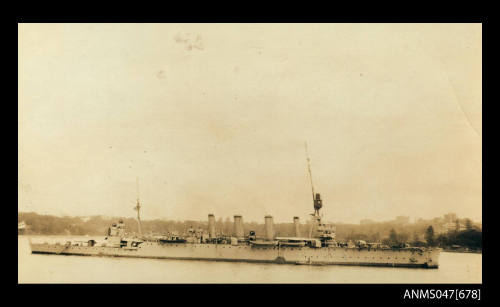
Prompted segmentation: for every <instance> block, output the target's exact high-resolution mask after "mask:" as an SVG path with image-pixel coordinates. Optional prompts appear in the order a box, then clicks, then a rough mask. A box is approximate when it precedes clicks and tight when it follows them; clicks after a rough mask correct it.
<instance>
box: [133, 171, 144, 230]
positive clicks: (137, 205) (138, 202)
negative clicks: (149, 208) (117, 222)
mask: <svg viewBox="0 0 500 307" xmlns="http://www.w3.org/2000/svg"><path fill="white" fill-rule="evenodd" d="M134 209H135V210H136V211H137V223H138V225H139V235H141V236H142V227H141V213H140V211H141V203H140V201H139V177H137V204H136V206H135V207H134Z"/></svg>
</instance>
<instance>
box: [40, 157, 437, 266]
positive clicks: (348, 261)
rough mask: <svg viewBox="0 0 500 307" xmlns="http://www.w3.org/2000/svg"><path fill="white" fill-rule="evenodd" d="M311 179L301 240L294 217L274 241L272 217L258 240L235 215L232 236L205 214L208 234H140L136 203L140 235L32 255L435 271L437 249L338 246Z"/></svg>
mask: <svg viewBox="0 0 500 307" xmlns="http://www.w3.org/2000/svg"><path fill="white" fill-rule="evenodd" d="M307 160H308V167H309V175H310V178H311V187H312V196H313V205H314V213H312V214H311V222H310V228H309V234H308V236H307V237H303V236H301V233H300V220H299V217H294V218H293V223H294V236H293V237H277V236H276V235H275V231H274V224H273V217H272V216H270V215H267V216H265V218H264V221H265V233H264V236H262V237H257V236H256V233H255V231H249V233H248V235H245V232H244V227H243V220H242V216H241V215H235V216H234V231H233V234H232V236H229V237H227V236H221V235H220V234H217V232H216V229H215V228H216V227H215V216H214V215H213V214H209V215H208V229H207V230H206V231H194V230H192V229H190V230H189V231H188V233H187V235H185V236H181V235H179V234H176V233H172V234H168V235H162V236H145V235H143V234H142V228H141V219H140V209H141V205H140V202H139V198H138V199H137V205H136V206H135V207H134V209H135V210H136V211H137V221H138V223H139V234H138V235H134V236H127V235H126V233H125V225H124V223H123V221H122V220H120V221H119V222H118V223H116V224H113V225H112V226H111V227H110V228H109V229H108V232H107V236H106V237H105V239H104V240H102V241H100V242H98V241H97V240H94V239H91V240H88V241H86V242H81V241H80V242H78V241H67V242H66V244H61V243H55V244H49V243H33V242H31V240H30V247H31V252H32V253H33V254H56V255H80V256H114V257H136V258H158V259H183V260H211V261H233V262H258V263H280V264H307V265H358V266H388V267H413V268H438V267H439V254H440V251H441V249H440V248H425V247H409V246H399V247H388V246H382V245H380V244H374V243H366V242H364V241H358V242H357V244H355V245H352V244H347V243H345V242H338V241H337V240H336V236H335V227H334V226H333V225H331V224H328V223H325V222H323V221H322V217H321V215H320V210H321V208H322V207H323V200H322V199H321V195H320V194H319V193H315V192H314V186H313V185H312V176H311V170H310V165H309V158H308V159H307Z"/></svg>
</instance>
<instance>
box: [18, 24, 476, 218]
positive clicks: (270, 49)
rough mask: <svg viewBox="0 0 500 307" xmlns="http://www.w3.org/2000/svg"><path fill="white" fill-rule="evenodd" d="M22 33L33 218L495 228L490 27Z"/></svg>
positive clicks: (22, 174)
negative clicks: (486, 214)
mask: <svg viewBox="0 0 500 307" xmlns="http://www.w3.org/2000/svg"><path fill="white" fill-rule="evenodd" d="M18 30H19V31H18V33H19V46H18V50H19V51H18V56H19V58H18V70H19V74H18V82H19V87H18V94H19V101H18V106H19V115H18V132H19V134H18V140H19V147H18V196H19V202H18V210H19V211H23V212H24V211H34V212H37V213H43V214H54V215H79V216H89V215H108V216H130V217H132V216H134V215H135V214H136V213H135V211H134V210H133V209H132V208H133V206H134V204H135V201H136V198H137V197H138V195H139V198H140V200H141V203H142V206H143V207H142V210H141V215H142V217H143V218H144V219H155V218H164V219H178V220H185V219H193V220H206V218H207V214H208V213H213V214H215V216H216V218H219V217H222V218H226V217H232V216H233V215H234V214H241V215H243V219H244V220H245V221H257V222H263V220H264V216H265V215H267V214H271V215H273V217H274V220H275V221H277V222H291V221H292V218H293V216H299V217H301V218H302V219H305V218H307V216H308V214H310V213H312V211H313V205H312V200H311V185H310V182H309V177H308V171H307V163H306V154H305V148H304V143H305V142H307V144H308V149H309V155H310V158H311V169H312V177H313V182H314V189H315V191H316V192H319V193H321V195H322V198H323V199H324V201H323V202H324V204H323V209H322V213H323V215H324V217H325V218H326V219H327V220H330V221H334V222H341V223H357V222H359V221H360V220H361V219H365V218H368V219H374V220H390V219H393V218H394V217H396V216H398V215H404V216H410V217H411V218H413V219H416V218H433V217H437V216H442V215H443V214H445V213H448V212H455V213H457V214H458V216H459V217H469V218H471V219H473V220H474V221H481V220H482V191H481V190H482V179H481V177H482V92H481V87H482V79H481V74H482V70H481V65H482V62H481V60H482V59H481V53H482V47H481V45H482V41H481V38H482V28H481V24H19V25H18ZM137 180H138V181H139V189H137Z"/></svg>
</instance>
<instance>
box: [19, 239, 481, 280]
mask: <svg viewBox="0 0 500 307" xmlns="http://www.w3.org/2000/svg"><path fill="white" fill-rule="evenodd" d="M33 238H34V239H33V240H34V241H35V240H36V241H52V242H54V241H60V242H63V243H64V242H65V241H66V240H69V239H76V238H68V237H56V236H52V237H33ZM80 238H81V239H82V240H88V238H87V237H80ZM18 244H19V245H18V282H19V283H481V282H482V255H481V254H465V253H464V254H462V253H446V252H443V253H441V256H440V261H439V263H440V266H439V269H413V268H390V267H388V268H385V267H356V266H335V265H333V266H308V265H280V264H255V263H237V262H213V261H195V260H167V259H140V258H121V257H117V258H114V257H85V256H59V255H36V254H31V250H30V247H29V243H28V237H26V236H19V238H18Z"/></svg>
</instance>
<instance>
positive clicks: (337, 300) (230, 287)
mask: <svg viewBox="0 0 500 307" xmlns="http://www.w3.org/2000/svg"><path fill="white" fill-rule="evenodd" d="M44 5H45V3H40V4H37V5H36V6H31V4H30V7H27V8H26V9H25V13H22V14H17V15H16V16H15V22H11V23H10V24H9V29H10V30H13V31H10V32H11V33H12V34H13V36H12V42H11V44H10V46H18V42H17V35H18V33H17V24H18V23H24V22H446V23H449V22H466V23H471V22H473V23H482V25H483V101H486V102H488V101H489V100H488V94H489V89H490V86H489V82H490V81H489V80H490V78H489V76H490V71H489V66H490V65H489V62H490V56H489V49H490V38H489V37H490V35H491V33H490V18H489V17H488V16H486V15H484V14H478V13H475V14H474V13H473V9H471V10H469V13H471V14H469V15H466V14H462V15H458V16H457V15H455V16H444V17H443V16H439V15H437V14H432V13H431V14H430V15H425V16H419V17H415V16H409V15H408V14H398V15H394V16H381V15H379V16H373V15H370V16H368V15H365V16H353V15H340V16H339V15H328V14H327V13H324V14H323V15H321V14H318V13H317V12H316V14H310V15H307V14H302V15H288V16H283V15H273V14H272V13H268V12H267V11H266V10H265V9H261V10H259V11H260V12H261V15H258V16H245V15H244V14H243V13H242V11H238V12H239V13H238V12H236V13H232V14H227V13H226V14H223V13H219V14H217V13H216V14H214V15H210V16H208V15H204V14H203V12H201V14H202V15H196V14H194V15H193V14H192V13H191V12H190V11H189V10H184V11H182V10H181V11H179V10H178V9H177V8H176V6H172V7H171V8H170V9H169V11H168V12H167V13H165V14H164V15H162V14H159V13H158V14H156V15H155V13H154V12H155V8H154V7H150V8H149V9H147V10H146V11H148V12H149V14H147V13H144V11H143V10H141V9H139V10H137V11H136V12H135V14H134V15H119V16H118V15H116V14H115V13H114V11H113V8H111V9H108V10H102V11H101V10H100V8H95V7H94V8H92V7H86V6H84V5H83V4H82V7H81V9H80V8H79V9H75V10H74V11H71V12H70V13H64V14H58V13H54V12H50V13H48V14H45V15H43V14H41V12H43V9H40V7H43V6H44ZM116 5H117V6H119V5H126V6H130V5H131V4H126V3H125V2H123V3H121V4H116ZM27 6H28V5H27ZM318 9H319V10H321V8H318ZM424 9H426V10H425V11H426V12H427V13H428V12H429V10H431V12H432V9H430V8H428V7H426V8H424ZM339 10H342V7H339ZM339 10H336V11H337V12H338V11H339ZM89 11H90V12H89ZM110 12H111V13H110ZM151 12H153V14H151ZM169 12H175V13H169ZM113 14H115V15H113ZM11 21H12V19H11ZM16 49H17V48H16ZM9 50H11V51H12V58H17V50H15V49H14V48H9ZM8 62H9V63H14V61H8ZM13 65H15V64H13ZM12 70H13V71H15V76H16V77H17V73H18V71H17V67H13V68H12ZM9 79H10V80H11V81H12V82H13V83H14V82H15V83H16V84H17V78H16V79H15V81H14V78H9ZM9 88H11V89H12V91H16V87H15V86H14V84H13V85H12V86H11V87H9ZM14 95H15V97H16V98H17V91H16V92H15V94H14ZM7 105H8V106H13V108H14V104H13V103H8V104H7ZM485 107H486V112H485V111H483V123H487V124H488V123H491V120H490V118H489V117H490V116H492V113H493V112H491V111H490V112H488V110H487V109H488V107H491V106H490V105H489V104H488V103H483V109H484V108H485ZM14 112H16V115H17V112H19V110H18V109H17V108H16V111H14ZM9 113H10V112H9ZM9 118H12V119H13V123H11V124H12V125H16V126H15V127H17V120H15V119H14V116H12V117H10V116H9ZM483 126H484V124H483ZM4 131H10V129H5V130H4ZM482 131H483V133H485V135H486V136H488V135H490V134H491V132H489V131H490V130H485V129H483V130H482ZM12 139H13V143H15V144H12V145H10V146H12V147H14V146H15V147H16V148H18V147H17V146H18V141H17V138H14V137H13V138H12ZM10 146H9V147H10ZM489 149H490V148H489V144H488V142H483V159H484V158H486V160H484V161H483V163H486V164H488V162H489V161H490V152H489ZM9 152H10V150H9ZM13 160H14V159H13ZM13 160H12V161H13ZM4 161H8V160H4ZM6 164H8V166H12V168H13V169H12V173H15V174H16V178H17V165H15V164H14V163H6ZM490 173H491V171H490V170H489V168H483V187H484V188H483V191H484V192H488V190H489V189H488V188H487V187H488V185H489V182H490V180H485V179H490V178H491V175H490ZM14 184H16V185H17V183H13V184H12V185H14ZM9 190H10V189H9ZM10 191H15V190H14V189H12V190H10ZM9 194H10V193H9ZM12 194H13V195H15V196H14V199H13V200H12V201H9V202H8V203H9V205H8V207H9V208H12V211H14V206H13V204H11V203H13V202H14V200H15V201H16V202H17V193H16V194H14V192H12ZM490 198H491V197H490V196H489V193H483V202H484V201H488V200H490ZM488 203H491V201H489V202H488ZM491 210H492V208H491V205H490V206H489V207H488V206H483V226H484V228H485V229H489V227H490V226H489V225H492V224H491V221H490V218H491V214H490V211H491ZM15 215H17V213H15V214H14V213H13V214H12V216H15ZM9 216H10V215H9ZM9 221H10V220H9ZM14 221H17V219H14V218H13V219H12V224H14V223H15V222H14ZM5 224H6V225H8V226H9V231H7V232H6V233H9V234H10V231H12V237H11V236H9V239H10V238H12V239H13V241H14V242H15V243H14V244H15V245H16V246H17V239H16V238H17V233H16V235H14V233H13V232H14V231H15V225H11V223H10V222H9V223H5ZM492 227H494V226H492ZM490 240H493V241H490ZM494 241H495V239H494V237H493V234H490V233H489V231H486V232H483V268H487V269H486V270H484V269H483V283H482V284H479V285H478V284H450V285H448V284H333V285H330V284H314V285H311V284H303V285H300V284H272V285H271V284H217V285H197V284H193V285H185V284H181V285H173V284H169V285H158V284H152V285H144V284H125V285H104V284H96V285H88V284H85V285H29V284H21V285H20V284H18V283H17V280H15V278H16V277H15V276H16V275H17V274H16V273H14V274H12V275H13V277H12V280H11V283H9V284H11V285H13V288H15V292H16V293H15V297H16V298H17V299H16V301H17V302H16V303H22V304H40V303H42V304H46V303H47V304H53V303H55V304H59V303H60V304H65V305H68V304H69V305H72V304H75V303H84V304H99V305H101V304H122V303H126V304H141V305H142V306H144V305H145V304H157V303H160V304H186V303H188V304H192V303H194V302H195V301H196V302H197V303H203V304H247V303H249V302H250V301H252V302H255V303H257V304H265V305H268V304H269V305H270V304H276V303H278V304H289V303H295V304H331V305H337V304H354V305H357V304H359V303H365V304H378V303H382V304H401V303H404V304H415V303H417V304H418V303H425V304H433V303H440V304H442V303H447V304H455V303H466V304H471V303H484V302H486V301H488V300H491V295H493V290H492V289H491V290H490V289H489V288H490V286H492V283H491V274H493V273H492V272H491V270H490V269H489V268H492V267H494V266H493V265H489V262H490V261H491V260H490V259H491V257H490V255H491V254H490V253H491V251H492V250H491V249H490V248H491V247H492V242H494ZM3 244H7V243H6V242H4V243H3ZM9 245H10V244H9ZM6 246H7V245H4V249H5V251H6V252H7V250H6ZM8 254H9V255H13V253H10V252H9V253H8ZM13 257H15V255H13ZM15 262H17V260H15V261H8V262H4V265H6V266H7V267H8V268H9V269H12V270H13V271H14V270H16V268H15V266H14V265H10V264H9V263H15ZM18 265H19V264H18ZM9 275H10V274H9ZM478 288H480V289H481V291H482V294H481V298H482V300H481V301H480V302H477V301H454V300H449V301H445V300H405V299H403V295H404V292H405V290H406V289H410V290H411V289H423V290H426V289H442V290H444V289H478ZM12 294H14V293H13V292H12Z"/></svg>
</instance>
